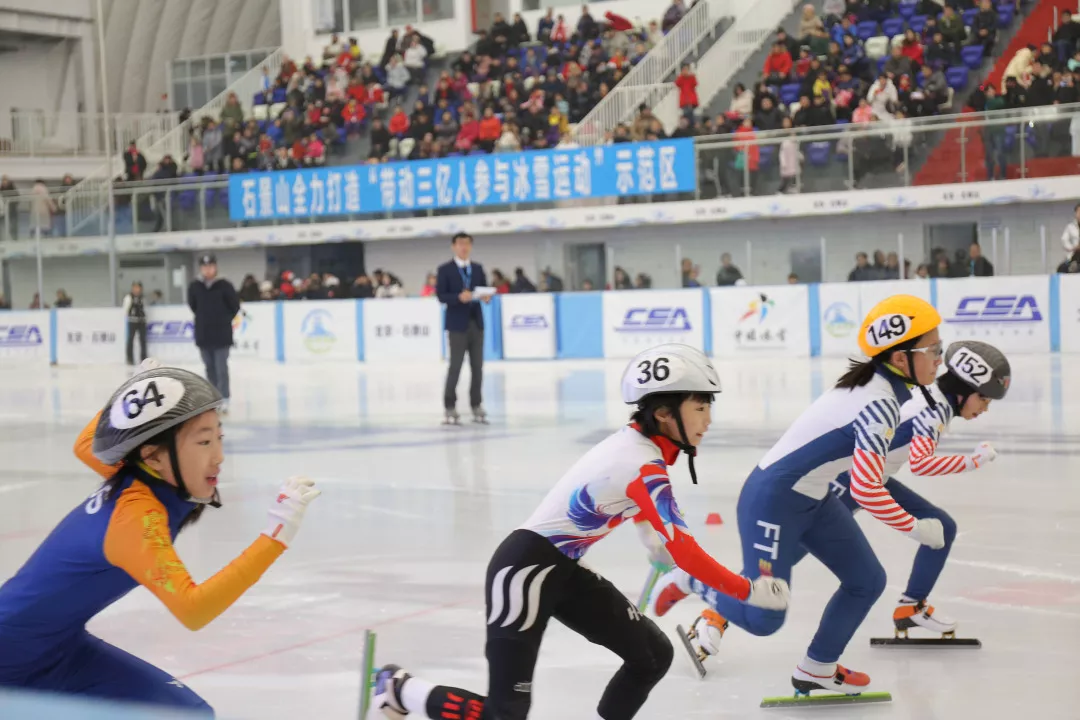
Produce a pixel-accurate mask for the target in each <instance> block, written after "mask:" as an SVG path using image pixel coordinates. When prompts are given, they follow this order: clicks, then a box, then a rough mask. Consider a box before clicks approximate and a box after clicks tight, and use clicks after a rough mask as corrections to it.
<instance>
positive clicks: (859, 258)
mask: <svg viewBox="0 0 1080 720" xmlns="http://www.w3.org/2000/svg"><path fill="white" fill-rule="evenodd" d="M946 262H948V261H946ZM847 279H848V282H865V281H867V280H877V279H878V278H877V274H876V273H875V272H874V269H873V268H872V267H870V265H869V263H868V262H867V257H866V253H864V252H858V253H855V268H854V269H853V270H852V271H851V272H850V273H848V277H847Z"/></svg>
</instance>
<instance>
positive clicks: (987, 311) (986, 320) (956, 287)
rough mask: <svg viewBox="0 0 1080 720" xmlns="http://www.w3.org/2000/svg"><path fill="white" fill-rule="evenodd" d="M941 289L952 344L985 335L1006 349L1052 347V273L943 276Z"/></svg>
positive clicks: (940, 307)
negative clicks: (975, 276)
mask: <svg viewBox="0 0 1080 720" xmlns="http://www.w3.org/2000/svg"><path fill="white" fill-rule="evenodd" d="M937 295H938V305H937V307H938V312H940V313H941V318H942V320H943V321H944V325H943V326H942V328H941V339H942V340H943V341H944V342H945V344H946V345H948V344H949V343H950V342H952V341H954V340H981V341H983V342H987V343H990V344H991V345H994V346H995V347H997V348H998V349H1000V350H1001V351H1002V352H1004V353H1006V354H1008V353H1010V352H1012V353H1045V352H1049V351H1050V278H1049V277H1048V276H1046V275H1042V276H1018V277H987V278H959V279H955V280H939V281H938V291H937ZM1063 325H1064V323H1063ZM1062 335H1063V336H1064V335H1065V333H1064V332H1063V333H1062Z"/></svg>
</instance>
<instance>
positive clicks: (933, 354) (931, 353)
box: [911, 342, 944, 360]
mask: <svg viewBox="0 0 1080 720" xmlns="http://www.w3.org/2000/svg"><path fill="white" fill-rule="evenodd" d="M943 349H944V346H943V345H942V344H941V343H939V342H937V343H934V344H933V345H927V346H926V347H921V348H911V352H917V353H926V357H927V359H929V360H937V359H938V358H939V357H941V353H942V352H943Z"/></svg>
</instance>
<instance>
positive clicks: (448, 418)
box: [442, 410, 461, 425]
mask: <svg viewBox="0 0 1080 720" xmlns="http://www.w3.org/2000/svg"><path fill="white" fill-rule="evenodd" d="M442 424H443V425H460V424H461V416H460V415H458V411H457V410H447V411H446V415H445V416H444V417H443V423H442Z"/></svg>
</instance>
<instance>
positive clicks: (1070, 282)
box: [1058, 274, 1080, 353]
mask: <svg viewBox="0 0 1080 720" xmlns="http://www.w3.org/2000/svg"><path fill="white" fill-rule="evenodd" d="M1058 279H1059V281H1060V282H1061V292H1060V296H1059V297H1058V300H1059V305H1058V308H1059V312H1058V317H1059V318H1060V323H1061V335H1060V337H1061V352H1063V353H1068V352H1080V275H1071V274H1062V275H1058Z"/></svg>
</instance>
